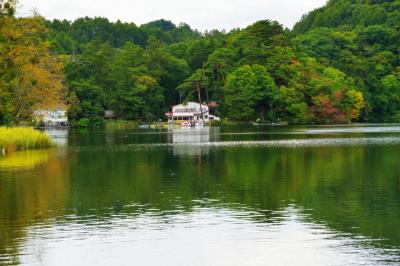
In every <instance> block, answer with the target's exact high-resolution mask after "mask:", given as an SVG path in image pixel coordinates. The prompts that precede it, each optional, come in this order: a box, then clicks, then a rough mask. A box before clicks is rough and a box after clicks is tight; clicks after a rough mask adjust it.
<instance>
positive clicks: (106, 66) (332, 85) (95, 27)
mask: <svg viewBox="0 0 400 266" xmlns="http://www.w3.org/2000/svg"><path fill="white" fill-rule="evenodd" d="M2 16H4V17H12V16H13V15H12V14H11V15H10V14H8V15H7V14H5V13H4V15H2ZM34 19H35V21H36V23H39V22H41V23H42V24H43V27H44V26H45V27H47V29H48V31H47V33H46V34H44V31H42V32H41V33H40V35H39V34H38V37H40V38H44V37H45V38H46V40H47V44H48V45H47V46H46V45H45V46H44V47H46V48H48V50H49V52H50V53H51V56H53V57H54V59H53V61H55V60H57V61H61V62H63V72H64V78H63V79H62V80H60V81H62V84H65V85H66V87H67V90H66V91H65V95H64V99H65V102H66V103H67V104H68V105H69V117H70V119H71V122H73V123H76V124H80V121H81V120H82V119H85V121H87V120H90V121H91V123H92V124H93V125H99V124H102V122H103V117H104V112H105V110H114V111H115V113H116V114H117V116H118V118H121V119H126V120H139V121H153V120H156V119H157V120H158V119H163V118H165V117H164V113H165V112H166V111H168V110H169V108H170V106H171V105H173V104H176V103H178V102H180V101H181V100H197V88H200V91H201V94H202V96H203V101H204V102H209V101H213V102H217V103H219V107H218V108H216V109H215V110H213V111H214V112H217V113H218V114H219V115H221V116H222V117H223V118H225V119H229V120H231V121H240V122H243V121H244V122H249V121H256V120H260V121H269V122H273V121H282V120H284V121H288V122H290V123H292V124H332V123H349V122H354V121H374V122H392V121H400V78H399V77H400V69H399V44H400V37H399V27H400V20H399V19H400V1H350V0H347V1H345V0H335V1H329V2H328V3H327V5H326V6H324V7H322V8H319V9H316V10H314V11H312V12H310V13H309V14H307V15H305V16H304V17H303V18H302V20H301V21H300V22H299V23H298V24H296V25H295V27H294V29H293V30H292V31H289V30H288V29H285V28H284V27H283V26H282V25H281V24H279V23H278V22H275V21H269V20H263V21H259V22H256V23H254V24H253V25H250V26H248V27H247V28H244V29H236V30H233V31H231V32H228V33H226V32H220V31H211V32H205V33H201V32H198V31H196V30H193V29H191V28H190V26H189V25H187V24H180V25H175V24H173V23H172V22H170V21H166V20H158V21H153V22H150V23H147V24H145V25H141V26H137V25H135V24H134V23H122V22H120V21H117V22H110V21H108V20H107V19H106V18H80V19H77V20H75V21H66V20H64V21H60V20H53V21H47V20H45V19H44V18H41V17H35V18H34ZM16 20H17V21H21V24H22V25H23V23H22V22H23V21H25V20H29V18H21V19H16V18H13V19H10V18H7V19H5V18H4V21H16ZM14 24H15V22H14ZM4 25H5V26H4ZM6 26H7V25H6V24H4V23H3V26H2V27H3V29H7V27H6ZM7 32H9V31H4V33H3V35H4V34H7ZM22 36H23V35H22ZM6 38H7V37H6V36H5V35H4V36H3V39H6ZM1 39H2V36H1V33H0V40H1ZM22 41H23V40H21V41H20V42H22ZM11 43H12V40H11ZM9 47H14V46H5V48H4V49H3V51H8V50H7V49H8V48H9ZM0 48H1V47H0ZM12 53H13V51H12V50H10V51H9V54H12ZM0 56H1V55H0ZM30 62H36V61H32V60H31V61H30ZM21 67H23V66H21ZM5 70H6V69H5ZM5 70H4V71H5ZM0 71H1V69H0ZM12 73H16V72H12ZM5 77H9V76H5ZM15 78H17V77H15ZM4 84H15V81H12V80H5V81H4ZM36 84H37V83H35V82H33V83H32V84H31V86H33V87H35V86H36ZM7 86H9V85H5V87H3V90H5V91H6V92H7V93H8V94H7V95H8V97H10V99H12V97H13V96H12V95H13V92H14V91H15V90H14V89H13V88H12V87H7ZM0 92H1V91H0ZM1 104H2V103H0V105H1ZM5 104H8V103H4V105H5ZM33 104H34V103H32V105H31V106H33ZM25 106H26V107H27V108H26V109H27V110H32V109H33V108H31V107H30V106H29V105H26V104H25ZM28 107H29V108H28ZM7 108H8V109H7ZM2 110H10V112H13V110H15V108H13V106H9V105H7V106H0V120H1V121H2V123H6V122H7V121H9V120H10V119H9V118H10V117H13V115H12V113H11V114H10V113H6V111H2ZM2 112H3V113H2ZM6 117H8V120H7V119H5V118H6ZM24 118H25V119H29V115H28V113H27V114H26V115H25V116H24ZM12 122H13V123H18V122H19V121H12ZM86 124H87V123H86Z"/></svg>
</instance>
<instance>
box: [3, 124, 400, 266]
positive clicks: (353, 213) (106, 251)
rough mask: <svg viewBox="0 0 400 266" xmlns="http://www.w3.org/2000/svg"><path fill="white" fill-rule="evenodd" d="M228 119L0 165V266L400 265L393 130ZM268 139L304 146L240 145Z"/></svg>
mask: <svg viewBox="0 0 400 266" xmlns="http://www.w3.org/2000/svg"><path fill="white" fill-rule="evenodd" d="M235 130H236V131H235V132H234V131H230V132H229V131H228V132H227V131H226V129H224V130H222V132H220V131H219V130H217V131H213V129H201V130H200V129H199V130H194V131H189V132H184V131H183V130H177V131H172V130H170V131H161V132H157V131H145V132H142V131H139V132H137V131H135V132H126V131H121V132H113V133H112V134H111V133H105V132H98V131H96V132H94V133H90V132H89V133H88V132H71V133H70V134H69V136H68V139H69V141H68V147H67V148H65V147H64V148H65V149H64V148H62V147H61V148H59V149H57V150H56V151H57V153H56V154H52V153H51V152H52V151H49V152H50V154H49V155H48V156H47V158H46V160H43V161H42V162H41V163H37V164H32V166H30V167H26V168H20V167H19V166H12V164H10V167H9V168H3V169H1V170H0V264H1V265H2V264H6V263H11V264H19V263H20V264H34V263H37V264H40V265H54V264H55V265H63V264H68V265H74V264H85V265H110V264H118V265H120V264H122V265H123V264H135V263H136V264H146V265H152V264H153V265H157V264H163V265H176V264H178V265H179V264H183V265H186V264H191V265H192V264H196V263H198V264H201V265H204V264H205V265H209V264H211V265H215V264H218V265H224V264H227V265H241V264H243V263H247V264H249V265H253V264H254V265H257V264H262V265H265V264H274V265H282V264H283V265H284V264H285V263H286V262H287V263H288V264H290V262H291V261H292V262H293V261H296V262H299V263H298V264H303V265H348V264H352V265H354V264H355V265H362V264H364V265H371V264H379V265H391V264H393V265H396V264H399V263H400V258H399V255H400V235H399V234H400V212H399V210H400V196H399V195H400V185H399V184H400V183H399V182H400V176H399V173H400V165H399V163H398V158H399V155H400V149H399V144H398V143H397V142H396V141H393V139H396V138H400V135H398V134H395V133H392V132H386V133H379V134H380V135H381V136H377V135H376V134H375V133H368V132H367V133H365V132H364V133H362V134H361V135H359V136H354V134H351V135H346V134H347V133H342V134H339V135H335V136H332V135H329V137H327V136H324V135H315V136H314V135H313V136H312V137H308V136H301V135H296V136H298V138H297V139H294V138H293V134H292V135H291V134H281V135H279V134H276V131H272V132H271V134H268V132H267V131H265V132H264V133H263V134H259V135H257V136H255V135H248V134H243V135H241V134H240V132H241V130H238V129H235ZM282 130H283V131H286V132H288V131H289V129H288V128H282ZM293 130H294V131H297V130H298V128H296V129H293ZM243 132H246V129H243ZM247 132H254V129H249V130H248V131H247ZM220 133H221V134H220ZM261 133H262V132H261ZM272 133H273V134H272ZM354 139H359V140H360V141H359V142H358V144H357V145H353V144H352V143H353V141H354ZM388 139H389V140H390V141H387V140H388ZM338 140H340V141H338ZM277 142H278V143H292V144H293V143H306V144H305V145H289V144H288V145H282V144H280V145H264V144H263V145H251V144H250V145H249V143H277ZM154 143H156V144H154ZM232 143H233V144H232ZM309 143H314V145H311V144H309ZM323 143H331V144H330V145H323ZM337 143H340V145H337ZM371 143H373V145H369V144H371ZM138 147H140V148H138ZM216 147H217V148H216ZM181 148H184V149H181ZM198 148H200V149H198ZM60 149H61V151H62V152H60ZM21 156H22V155H21ZM21 161H22V159H21ZM0 163H1V160H0ZM193 258H195V259H193ZM111 262H114V263H111Z"/></svg>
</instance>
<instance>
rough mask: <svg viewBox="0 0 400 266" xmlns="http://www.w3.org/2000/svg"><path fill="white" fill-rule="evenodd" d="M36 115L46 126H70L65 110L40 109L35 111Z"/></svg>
mask: <svg viewBox="0 0 400 266" xmlns="http://www.w3.org/2000/svg"><path fill="white" fill-rule="evenodd" d="M35 117H36V120H37V121H38V122H39V123H41V124H42V125H44V126H68V115H67V111H65V110H61V109H56V110H39V111H36V112H35Z"/></svg>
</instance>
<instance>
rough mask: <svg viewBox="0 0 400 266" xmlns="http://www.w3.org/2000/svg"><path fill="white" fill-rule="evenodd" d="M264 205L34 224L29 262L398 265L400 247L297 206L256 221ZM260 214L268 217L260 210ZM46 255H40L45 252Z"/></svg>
mask: <svg viewBox="0 0 400 266" xmlns="http://www.w3.org/2000/svg"><path fill="white" fill-rule="evenodd" d="M256 215H257V214H256V212H254V211H253V212H248V211H246V210H241V211H240V212H239V211H237V210H232V209H229V208H228V209H227V208H204V207H203V208H194V209H193V210H192V211H191V212H189V213H186V212H182V213H179V214H174V215H169V216H167V217H165V216H158V215H157V214H154V213H152V212H148V213H145V214H138V215H137V216H135V217H130V216H123V215H122V216H117V215H115V216H113V217H111V218H110V219H109V220H107V221H99V222H98V223H93V224H89V225H88V224H81V223H80V222H79V220H77V221H72V222H67V223H57V224H56V225H55V226H53V227H48V228H38V229H32V230H31V232H32V233H31V234H32V235H31V236H29V237H28V239H29V241H28V242H27V243H26V244H25V245H24V247H23V249H22V252H21V253H22V254H23V255H22V256H21V262H22V263H23V264H24V263H38V264H40V265H129V264H130V263H128V262H131V263H133V262H134V263H138V264H145V265H293V264H295V265H376V264H385V265H395V263H394V262H393V263H390V262H388V261H387V260H388V258H389V259H391V260H392V261H395V260H396V259H398V255H397V254H395V253H394V254H393V252H391V251H390V250H384V249H380V248H365V246H364V244H363V241H364V240H363V239H351V238H348V237H345V236H343V235H340V234H338V233H337V232H335V231H332V230H330V229H328V228H326V227H325V226H322V225H316V224H313V223H309V222H307V221H306V219H305V218H304V215H302V214H301V213H300V212H299V211H298V210H297V209H296V208H295V207H294V206H289V207H287V208H286V209H283V210H281V211H280V212H279V216H282V219H281V220H277V221H272V222H271V223H267V224H264V223H254V222H253V221H254V220H256V219H258V217H255V218H254V217H253V216H256ZM258 216H262V215H260V214H258ZM37 254H40V257H38V256H37Z"/></svg>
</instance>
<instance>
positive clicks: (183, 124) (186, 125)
mask: <svg viewBox="0 0 400 266" xmlns="http://www.w3.org/2000/svg"><path fill="white" fill-rule="evenodd" d="M181 126H182V127H191V126H192V123H190V122H183V123H181Z"/></svg>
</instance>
